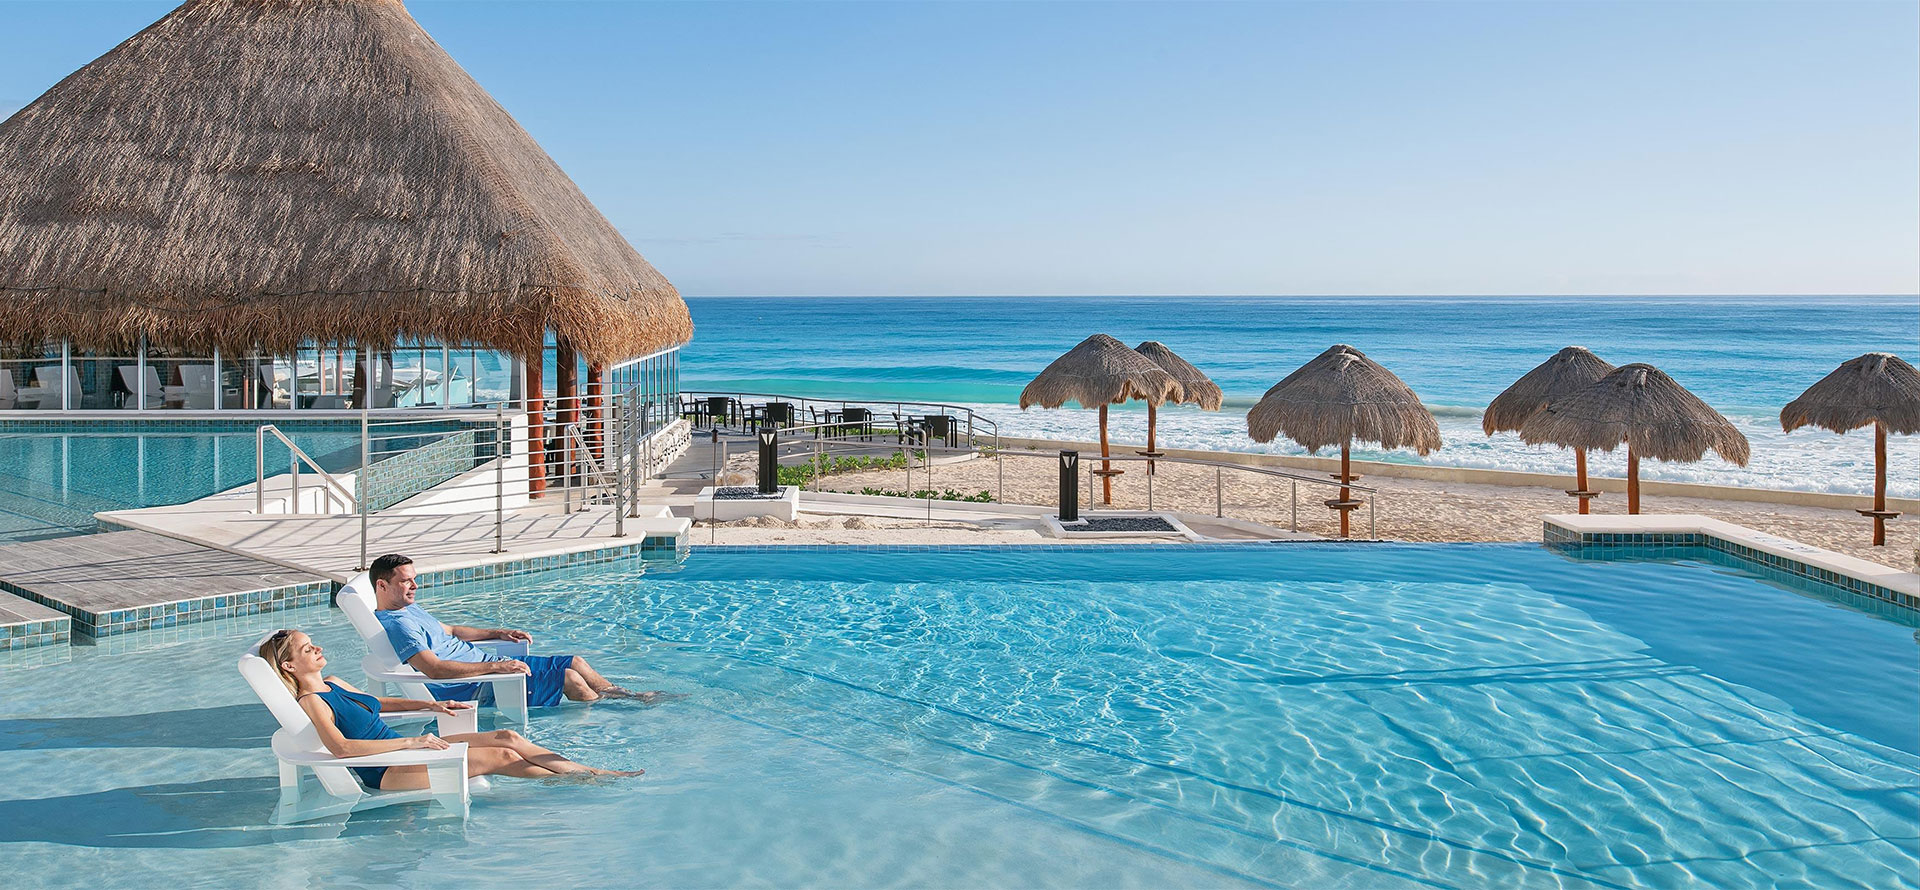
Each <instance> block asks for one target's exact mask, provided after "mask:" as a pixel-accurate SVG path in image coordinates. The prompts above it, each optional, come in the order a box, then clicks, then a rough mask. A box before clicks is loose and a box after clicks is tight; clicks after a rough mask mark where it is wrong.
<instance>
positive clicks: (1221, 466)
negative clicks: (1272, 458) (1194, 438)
mask: <svg viewBox="0 0 1920 890" xmlns="http://www.w3.org/2000/svg"><path fill="white" fill-rule="evenodd" d="M1010 453H1011V454H1013V455H1014V456H1015V457H1039V458H1046V459H1047V460H1055V459H1056V458H1057V457H1058V452H1045V451H1027V452H1021V451H1016V452H1010ZM1096 460H1113V461H1119V460H1131V461H1147V462H1150V463H1175V464H1193V465H1198V466H1206V467H1213V468H1214V507H1213V515H1215V516H1218V517H1225V516H1226V505H1225V499H1224V496H1223V494H1222V486H1221V481H1220V479H1221V472H1222V471H1224V470H1236V471H1239V472H1243V473H1256V474H1259V475H1262V476H1276V477H1279V478H1282V479H1288V480H1291V481H1292V482H1293V486H1292V487H1293V491H1292V494H1291V496H1290V500H1291V502H1292V511H1293V524H1292V528H1293V530H1294V531H1299V530H1300V483H1302V482H1306V483H1308V484H1311V485H1325V486H1329V487H1332V488H1344V489H1347V490H1349V491H1361V492H1366V493H1367V494H1370V495H1373V496H1374V497H1371V498H1368V499H1367V537H1368V538H1377V537H1378V535H1377V534H1376V533H1375V530H1376V528H1377V524H1376V511H1375V507H1374V505H1375V502H1376V501H1377V500H1378V499H1379V495H1380V489H1378V488H1374V487H1373V486H1370V485H1359V484H1356V483H1353V482H1341V481H1339V480H1337V479H1322V478H1320V477H1318V476H1307V475H1303V474H1300V473H1289V472H1287V471H1286V470H1275V469H1270V468H1267V467H1252V466H1248V465H1246V464H1239V463H1233V462H1230V461H1223V460H1203V459H1200V458H1194V457H1165V456H1162V457H1147V456H1144V455H1137V454H1128V455H1121V454H1114V455H1108V456H1104V457H1103V456H1100V455H1091V456H1088V455H1083V456H1082V461H1081V462H1082V463H1084V464H1086V466H1087V468H1088V472H1092V467H1093V462H1094V461H1096ZM1086 490H1087V492H1088V497H1091V496H1092V491H1093V486H1092V483H1091V482H1089V483H1088V484H1087V486H1086ZM1147 492H1148V494H1147V497H1148V498H1149V501H1148V507H1147V509H1149V510H1151V509H1153V507H1152V501H1151V498H1152V497H1153V494H1152V492H1153V474H1152V473H1149V474H1147Z"/></svg>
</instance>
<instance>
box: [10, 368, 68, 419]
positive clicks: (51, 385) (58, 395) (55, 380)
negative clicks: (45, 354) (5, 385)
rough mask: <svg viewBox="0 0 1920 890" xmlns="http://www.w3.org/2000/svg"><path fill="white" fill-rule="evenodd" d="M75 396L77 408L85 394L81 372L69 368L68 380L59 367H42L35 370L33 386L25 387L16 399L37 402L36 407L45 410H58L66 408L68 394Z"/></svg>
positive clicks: (20, 390)
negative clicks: (81, 382) (81, 381)
mask: <svg viewBox="0 0 1920 890" xmlns="http://www.w3.org/2000/svg"><path fill="white" fill-rule="evenodd" d="M69 390H71V391H72V392H73V394H74V402H75V405H74V407H75V408H78V407H80V406H79V404H78V402H79V401H80V396H81V395H82V394H83V393H82V392H81V390H80V371H79V370H78V369H76V368H68V369H67V373H66V379H65V380H64V381H63V380H62V379H61V375H60V366H59V365H42V366H41V367H38V368H34V369H33V385H32V386H23V387H21V388H20V389H19V391H18V393H17V394H16V397H17V398H19V399H20V400H21V401H32V402H35V405H34V407H35V408H40V409H43V410H57V409H60V408H64V407H66V398H67V392H68V391H69Z"/></svg>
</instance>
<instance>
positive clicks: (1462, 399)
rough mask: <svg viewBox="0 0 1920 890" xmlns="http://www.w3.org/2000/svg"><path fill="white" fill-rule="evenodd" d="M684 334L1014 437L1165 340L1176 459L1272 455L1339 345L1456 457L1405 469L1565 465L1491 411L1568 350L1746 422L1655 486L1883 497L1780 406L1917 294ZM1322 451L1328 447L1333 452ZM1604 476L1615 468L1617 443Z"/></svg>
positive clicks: (886, 323)
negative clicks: (1056, 403)
mask: <svg viewBox="0 0 1920 890" xmlns="http://www.w3.org/2000/svg"><path fill="white" fill-rule="evenodd" d="M687 305H688V306H689V307H690V308H691V309H692V312H693V320H694V340H693V342H692V343H691V344H690V345H689V346H688V347H687V348H686V349H685V350H684V351H683V353H682V380H681V385H682V387H683V388H684V389H688V390H697V389H714V390H726V391H742V392H770V393H783V394H791V395H797V396H813V397H831V398H850V399H887V400H909V401H922V402H936V403H946V404H956V405H964V406H967V407H969V408H972V409H974V410H975V411H978V412H980V413H982V414H984V415H986V416H988V417H990V418H992V419H994V420H995V421H996V422H998V423H999V424H1000V430H1001V432H1002V433H1003V434H1005V435H1014V436H1034V437H1045V438H1060V439H1079V440H1090V439H1092V438H1093V437H1094V436H1095V431H1096V430H1097V428H1098V425H1097V421H1096V417H1095V412H1093V411H1087V410H1078V409H1074V408H1071V407H1069V408H1065V409H1061V410H1052V411H1049V410H1042V409H1031V410H1028V411H1021V410H1019V407H1018V402H1019V398H1020V390H1021V388H1022V387H1024V386H1026V384H1027V382H1028V381H1030V380H1032V379H1033V376H1034V375H1035V374H1037V373H1039V372H1040V370H1041V369H1042V368H1044V367H1046V365H1047V363H1048V362H1051V361H1052V360H1053V359H1055V358H1057V357H1058V356H1059V355H1060V354H1061V353H1064V352H1066V351H1067V350H1068V349H1071V348H1072V347H1073V346H1074V344H1076V343H1078V342H1079V341H1080V340H1082V339H1084V338H1086V337H1087V336H1089V335H1092V334H1095V333H1107V334H1111V335H1113V336H1115V337H1118V338H1119V339H1121V340H1122V341H1125V342H1126V343H1127V344H1129V345H1133V344H1137V343H1139V342H1141V341H1143V340H1159V341H1160V342H1162V343H1165V344H1166V345H1167V346H1168V347H1170V348H1172V349H1173V350H1174V351H1175V352H1177V353H1179V354H1180V355H1181V356H1183V357H1184V358H1186V359H1187V360H1188V361H1190V362H1192V363H1194V364H1195V365H1197V366H1198V367H1199V368H1200V369H1201V370H1202V371H1205V372H1207V374H1208V375H1209V376H1211V377H1212V378H1213V379H1214V381H1215V382H1217V383H1219V384H1220V386H1221V388H1222V389H1223V390H1225V392H1226V406H1225V407H1224V408H1222V409H1221V410H1220V411H1218V412H1211V413H1210V412H1203V411H1199V410H1197V409H1193V408H1191V407H1184V406H1183V407H1177V408H1167V409H1163V410H1162V411H1161V412H1160V432H1159V437H1160V438H1159V441H1160V443H1161V444H1162V445H1163V446H1165V447H1174V448H1200V449H1214V450H1228V451H1258V452H1273V453H1282V454H1299V453H1304V449H1302V448H1300V447H1299V446H1297V445H1294V444H1293V443H1291V442H1286V441H1276V442H1273V443H1269V444H1265V445H1262V444H1258V443H1255V442H1254V441H1253V440H1252V439H1250V438H1248V436H1247V432H1246V412H1247V409H1249V408H1251V407H1252V406H1253V404H1254V402H1255V401H1256V400H1258V399H1259V397H1260V395H1261V393H1263V392H1265V391H1266V389H1267V388H1268V387H1270V386H1272V385H1273V384H1274V383H1276V382H1278V381H1279V380H1280V378H1282V377H1284V376H1286V375H1287V374H1288V373H1290V372H1292V371H1293V369H1295V368H1297V367H1299V366H1300V364H1301V363H1303V362H1305V361H1307V360H1308V359H1310V358H1312V357H1313V356H1315V355H1317V354H1319V353H1320V352H1321V351H1322V350H1324V349H1326V348H1327V347H1328V346H1331V345H1333V344H1335V343H1346V344H1349V345H1351V346H1353V347H1355V348H1357V349H1359V350H1361V351H1362V352H1365V353H1366V354H1367V355H1368V356H1370V357H1371V358H1373V359H1374V360H1375V361H1378V362H1380V363H1381V364H1383V365H1385V366H1386V367H1387V368H1388V369H1390V370H1392V371H1393V372H1394V373H1395V374H1397V375H1399V376H1400V379H1402V380H1404V381H1406V382H1407V384H1408V385H1409V386H1411V387H1412V388H1413V390H1414V391H1415V392H1416V393H1418V394H1419V395H1420V398H1421V401H1423V402H1424V403H1426V405H1427V407H1428V408H1430V409H1432V410H1433V412H1434V414H1435V415H1436V416H1437V417H1438V418H1439V421H1440V432H1441V437H1442V439H1443V440H1444V441H1445V443H1446V444H1445V447H1443V448H1442V449H1441V450H1440V451H1437V452H1434V453H1433V454H1430V455H1428V456H1426V457H1424V458H1422V457H1417V456H1415V455H1413V454H1412V453H1410V452H1392V453H1382V452H1380V451H1379V450H1378V449H1374V448H1358V449H1356V451H1355V456H1356V457H1363V458H1366V459H1370V460H1391V461H1396V462H1402V463H1428V464H1436V465H1446V466H1462V467H1482V468H1493V469H1509V470H1527V471H1535V472H1547V473H1567V472H1571V466H1572V458H1571V457H1570V456H1569V455H1567V454H1566V453H1565V452H1562V451H1561V450H1560V449H1557V448H1552V447H1535V446H1529V445H1526V444H1524V443H1522V442H1521V441H1520V440H1519V437H1518V436H1516V435H1514V434H1511V433H1502V434H1499V435H1496V436H1493V437H1488V436H1486V435H1484V434H1483V433H1481V431H1480V413H1481V411H1482V410H1483V409H1484V408H1485V406H1486V404H1487V403H1488V402H1489V401H1491V400H1492V398H1493V397H1494V396H1495V395H1497V394H1498V393H1499V392H1500V391H1501V390H1502V389H1505V388H1506V387H1507V385H1508V384H1510V383H1512V382H1513V381H1514V380H1515V379H1517V378H1518V377H1519V376H1520V375H1522V374H1524V373H1526V372H1527V371H1528V370H1529V369H1530V368H1532V367H1533V366H1535V365H1537V364H1539V363H1540V362H1541V361H1544V360H1545V359H1546V358H1547V357H1548V356H1550V355H1552V354H1553V353H1554V351H1556V350H1558V349H1560V348H1561V347H1563V346H1568V345H1579V346H1585V347H1587V348H1589V349H1591V350H1593V351H1594V352H1596V353H1598V354H1599V355H1600V357H1602V358H1604V359H1606V360H1607V361H1610V362H1612V363H1614V364H1616V365H1621V364H1626V363H1628V362H1649V363H1651V364H1653V365H1655V366H1658V367H1659V368H1660V369H1662V370H1664V371H1666V372H1667V373H1668V374H1670V375H1672V377H1673V378H1674V379H1675V380H1677V381H1679V383H1680V384H1681V385H1682V386H1685V387H1687V388H1688V389H1690V390H1692V391H1693V392H1694V394H1696V395H1698V396H1700V397H1701V398H1702V399H1704V400H1706V402H1707V403H1708V404H1710V405H1712V406H1713V407H1714V408H1716V409H1718V410H1719V411H1720V412H1721V413H1722V414H1725V415H1726V416H1727V418H1728V419H1729V420H1732V421H1733V422H1734V423H1735V424H1736V425H1738V426H1739V428H1740V430H1741V431H1742V432H1743V433H1745V434H1746V436H1747V438H1748V440H1749V441H1750V442H1751V443H1752V445H1753V457H1752V461H1751V462H1750V463H1749V465H1748V466H1746V467H1744V468H1743V467H1736V466H1733V465H1732V464H1730V463H1727V462H1725V461H1722V460H1720V459H1719V458H1718V457H1717V456H1715V455H1713V454H1712V453H1709V454H1708V456H1707V457H1706V458H1705V459H1704V460H1702V461H1701V462H1699V463H1694V464H1667V463H1660V462H1655V461H1643V462H1642V463H1641V471H1642V474H1643V476H1644V478H1647V479H1662V480H1671V481H1681V482H1704V483H1712V484H1721V485H1743V486H1757V487H1766V488H1787V489H1800V490H1809V491H1831V492H1844V493H1861V492H1871V491H1872V484H1873V469H1872V468H1873V438H1872V433H1871V431H1870V430H1856V431H1854V432H1852V433H1849V434H1846V435H1844V436H1843V435H1837V434H1834V433H1830V432H1827V431H1825V430H1816V429H1807V428H1802V429H1801V430H1798V431H1796V432H1794V433H1792V434H1785V433H1782V432H1781V430H1780V421H1779V416H1780V409H1781V407H1782V406H1784V405H1785V404H1786V403H1787V402H1788V401H1791V400H1792V399H1793V398H1795V397H1796V396H1798V395H1799V394H1800V392H1801V391H1802V390H1804V389H1805V388H1806V387H1807V386H1809V385H1811V384H1812V383H1813V382H1814V381H1816V380H1819V379H1820V378H1821V377H1822V376H1824V375H1826V374H1827V373H1828V372H1829V371H1832V370H1833V369H1834V368H1835V367H1837V366H1838V365H1839V364H1840V363H1841V362H1843V361H1846V360H1847V359H1850V358H1853V357H1855V356H1858V355H1860V354H1861V353H1864V352H1873V351H1882V352H1893V353H1896V354H1899V355H1901V356H1902V357H1903V358H1906V359H1907V360H1909V361H1920V348H1917V347H1920V298H1915V297H1538V298H1527V297H778V298H771V297H768V298H763V297H706V298H690V299H688V300H687ZM1145 428H1146V411H1145V408H1144V407H1140V406H1131V405H1130V406H1125V407H1124V408H1116V409H1115V410H1114V412H1113V420H1112V429H1113V435H1114V436H1115V437H1116V438H1117V439H1118V440H1120V441H1135V442H1138V441H1144V439H1145ZM1323 453H1324V452H1323ZM1889 456H1890V466H1889V470H1888V484H1889V488H1890V491H1891V493H1892V494H1894V495H1895V496H1900V497H1920V437H1899V436H1896V437H1893V438H1892V440H1891V442H1890V445H1889ZM1592 466H1593V470H1594V472H1596V473H1599V474H1603V475H1616V476H1617V475H1623V474H1624V473H1625V456H1624V452H1615V453H1613V454H1600V455H1595V456H1594V457H1593V461H1592Z"/></svg>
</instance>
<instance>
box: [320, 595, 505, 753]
mask: <svg viewBox="0 0 1920 890" xmlns="http://www.w3.org/2000/svg"><path fill="white" fill-rule="evenodd" d="M334 602H335V603H337V604H338V605H339V606H340V611H342V612H345V613H347V620H348V621H350V622H352V623H353V629H354V630H355V631H356V632H358V633H359V634H360V641H361V642H363V643H365V644H367V657H366V658H364V659H362V660H361V661H360V669H361V670H363V671H365V672H366V675H367V688H368V690H370V691H373V690H384V689H386V688H387V686H388V684H393V685H396V686H399V687H400V690H401V691H402V692H403V693H404V694H406V695H407V696H409V697H411V698H418V699H432V698H433V693H432V692H430V691H429V690H428V689H427V683H428V682H429V679H428V677H427V675H426V674H423V673H420V672H419V671H418V670H415V669H414V667H413V666H412V665H409V664H406V663H404V662H402V661H401V660H400V653H398V652H396V651H394V648H393V641H392V640H389V639H387V629H386V627H385V626H384V625H382V624H381V623H380V619H379V618H377V617H375V616H374V614H373V611H374V609H376V608H378V604H377V603H376V602H375V600H374V598H373V579H372V577H371V576H369V575H368V574H367V573H366V572H361V573H360V574H358V575H355V576H353V580H351V581H348V582H347V585H346V586H345V587H342V588H340V592H339V593H338V594H335V595H334ZM474 645H475V646H479V647H480V648H482V649H486V650H488V651H491V652H492V653H493V654H495V655H504V656H506V657H508V658H518V657H520V656H523V655H530V654H532V646H531V645H530V644H528V643H521V642H516V641H513V640H484V641H481V642H478V643H475V644H474ZM448 682H460V683H490V684H492V685H493V702H494V708H495V710H496V711H497V712H498V713H499V714H501V715H502V716H505V717H507V718H509V719H512V720H513V721H515V722H517V723H519V724H521V725H522V726H525V725H526V723H527V675H526V674H481V675H479V676H475V677H463V678H461V679H460V680H458V681H448Z"/></svg>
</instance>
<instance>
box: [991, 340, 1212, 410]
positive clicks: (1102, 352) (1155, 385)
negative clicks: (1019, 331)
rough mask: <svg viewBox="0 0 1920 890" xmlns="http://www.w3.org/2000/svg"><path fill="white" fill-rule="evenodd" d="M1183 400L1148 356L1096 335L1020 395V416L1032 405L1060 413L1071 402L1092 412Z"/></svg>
mask: <svg viewBox="0 0 1920 890" xmlns="http://www.w3.org/2000/svg"><path fill="white" fill-rule="evenodd" d="M1181 394H1182V390H1181V388H1180V384H1179V383H1178V382H1177V381H1175V380H1174V379H1173V375H1171V374H1168V373H1167V372H1166V371H1163V370H1161V369H1160V366H1159V365H1156V364H1154V363H1153V362H1152V361H1151V360H1149V359H1148V358H1147V357H1146V356H1144V355H1141V354H1140V353H1137V352H1134V351H1133V350H1131V349H1128V348H1127V344H1125V343H1122V342H1120V341H1118V340H1115V339H1114V338H1112V337H1109V336H1107V335H1106V334H1094V335H1093V336H1091V337H1088V338H1087V339H1085V340H1082V341H1080V345H1078V346H1075V347H1073V348H1072V349H1070V350H1068V351H1067V354H1065V355H1063V356H1060V357H1059V358H1057V359H1054V360H1053V363H1052V364H1050V365H1048V366H1047V367H1046V368H1045V369H1044V370H1042V371H1041V372H1040V376H1038V377H1035V378H1033V382H1032V383H1029V384H1027V387H1026V388H1025V389H1023V390H1021V391H1020V410H1022V411H1025V410H1026V409H1027V408H1028V407H1031V406H1033V405H1039V406H1040V407H1042V408H1058V407H1060V406H1061V405H1064V404H1066V403H1068V402H1077V403H1079V404H1080V406H1081V407H1084V408H1092V407H1096V406H1099V405H1117V404H1120V403H1121V402H1126V401H1131V400H1134V399H1139V400H1141V401H1144V402H1149V403H1152V404H1155V405H1158V404H1160V403H1162V402H1167V401H1177V400H1178V399H1179V398H1180V396H1181Z"/></svg>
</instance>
